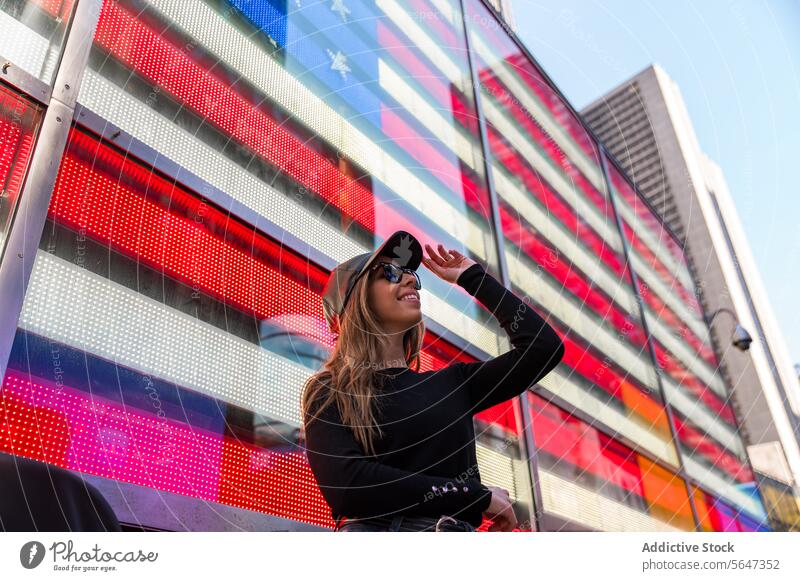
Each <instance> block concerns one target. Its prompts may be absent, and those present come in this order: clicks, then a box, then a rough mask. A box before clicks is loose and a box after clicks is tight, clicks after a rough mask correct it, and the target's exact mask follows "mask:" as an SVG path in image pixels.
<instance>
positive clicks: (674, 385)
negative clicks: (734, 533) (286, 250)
mask: <svg viewBox="0 0 800 581" xmlns="http://www.w3.org/2000/svg"><path fill="white" fill-rule="evenodd" d="M608 167H609V174H610V178H611V184H612V188H613V192H614V195H615V196H616V199H617V208H618V210H619V213H620V217H621V219H622V224H623V230H624V232H625V236H626V237H627V239H628V244H629V247H630V256H631V262H632V264H633V267H634V270H635V271H636V273H637V275H638V276H637V278H638V281H639V292H640V295H641V297H642V305H643V307H644V313H645V317H646V318H647V325H648V328H649V330H650V333H651V338H652V341H653V347H654V349H655V352H656V357H657V360H658V364H659V366H660V367H661V368H662V369H663V370H664V373H663V374H662V376H661V378H662V384H663V386H664V393H665V396H666V399H667V403H668V404H669V405H670V406H671V407H672V410H673V418H674V420H675V433H676V436H677V442H678V445H679V446H680V449H681V452H682V456H683V463H684V467H685V469H686V472H687V474H688V475H689V476H691V477H692V478H693V479H694V480H695V481H696V482H698V483H699V484H701V485H702V486H704V487H706V488H707V489H708V490H711V491H713V492H714V493H715V494H717V495H721V496H723V497H725V498H726V499H728V500H729V501H730V502H732V503H734V504H735V505H737V506H738V507H739V508H741V509H744V510H747V511H749V512H750V514H751V515H759V514H762V513H763V506H762V505H761V501H760V500H759V499H758V497H757V495H756V496H753V495H750V494H748V493H747V489H748V488H750V487H753V486H754V476H753V473H752V471H751V470H750V467H749V465H748V463H747V456H746V452H745V449H744V444H743V442H742V439H741V435H740V434H739V432H738V431H737V426H736V419H735V417H734V413H733V409H732V408H731V406H730V404H729V403H728V401H729V400H728V395H727V388H726V386H725V383H724V382H723V380H722V376H721V374H720V373H719V371H718V367H719V364H718V362H717V359H716V355H715V354H714V350H713V347H712V344H711V339H710V336H709V333H708V327H707V326H706V323H705V320H704V319H703V314H702V310H701V309H702V307H701V305H700V304H699V301H698V299H697V291H696V289H695V286H694V282H693V280H692V276H691V272H690V270H689V267H688V264H687V263H686V257H685V255H684V252H683V249H682V248H681V247H680V245H679V244H678V243H677V241H676V240H675V239H674V238H673V236H672V235H671V233H670V232H669V231H668V230H667V228H666V227H665V226H664V224H663V223H662V222H661V220H660V219H659V218H658V216H656V215H655V214H654V213H653V211H652V210H651V209H650V207H649V206H648V205H647V204H645V203H644V202H643V201H642V198H640V197H639V195H638V194H637V192H636V191H635V190H634V187H633V185H632V184H631V183H630V182H629V181H628V180H627V179H626V178H625V177H624V176H623V174H622V173H621V172H620V171H619V170H618V169H617V167H616V166H615V165H614V164H613V163H612V162H611V161H610V160H609V163H608Z"/></svg>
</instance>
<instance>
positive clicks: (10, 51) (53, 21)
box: [0, 0, 76, 84]
mask: <svg viewBox="0 0 800 581" xmlns="http://www.w3.org/2000/svg"><path fill="white" fill-rule="evenodd" d="M75 4H76V2H75V0H16V1H12V2H2V3H0V30H2V31H3V33H2V34H0V55H2V56H3V58H5V59H7V60H9V61H10V62H11V64H12V66H17V67H20V68H21V69H22V70H24V71H25V72H27V73H28V74H30V75H33V76H34V77H36V78H37V79H39V80H40V81H43V82H45V83H47V84H52V82H53V77H54V75H55V71H56V69H57V67H58V62H59V60H60V58H61V50H62V48H63V47H62V45H63V43H64V38H65V34H66V31H67V29H68V28H69V23H70V19H71V18H72V12H73V9H74V8H75Z"/></svg>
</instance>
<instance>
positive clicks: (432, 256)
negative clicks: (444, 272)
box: [425, 244, 445, 266]
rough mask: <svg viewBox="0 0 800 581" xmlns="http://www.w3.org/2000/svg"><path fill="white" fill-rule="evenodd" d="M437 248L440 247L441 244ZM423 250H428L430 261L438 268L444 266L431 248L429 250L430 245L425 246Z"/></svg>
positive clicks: (443, 262) (440, 258)
mask: <svg viewBox="0 0 800 581" xmlns="http://www.w3.org/2000/svg"><path fill="white" fill-rule="evenodd" d="M439 246H441V244H440V245H439ZM425 248H426V249H427V250H428V254H429V256H430V259H431V261H433V262H435V263H436V264H437V265H439V266H445V261H444V260H443V259H442V257H441V256H439V254H438V253H437V252H436V251H435V250H434V249H433V248H431V246H430V244H426V245H425Z"/></svg>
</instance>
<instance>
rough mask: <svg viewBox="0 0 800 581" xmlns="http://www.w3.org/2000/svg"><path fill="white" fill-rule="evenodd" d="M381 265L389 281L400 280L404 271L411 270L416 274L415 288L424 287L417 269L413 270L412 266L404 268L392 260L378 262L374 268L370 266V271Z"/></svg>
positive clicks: (395, 281) (384, 275)
mask: <svg viewBox="0 0 800 581" xmlns="http://www.w3.org/2000/svg"><path fill="white" fill-rule="evenodd" d="M379 266H382V267H383V277H384V278H385V279H386V280H388V281H389V282H394V283H397V282H400V281H401V280H402V279H403V273H404V272H410V273H411V274H413V275H414V288H415V289H416V290H419V289H421V288H422V282H420V280H419V275H418V274H417V272H416V271H415V270H411V269H410V268H402V267H400V266H397V265H396V264H393V263H391V262H383V261H381V262H378V263H376V264H375V265H374V266H373V267H372V268H370V272H372V271H373V270H375V269H376V268H378V267H379Z"/></svg>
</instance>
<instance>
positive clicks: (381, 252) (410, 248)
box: [322, 230, 422, 333]
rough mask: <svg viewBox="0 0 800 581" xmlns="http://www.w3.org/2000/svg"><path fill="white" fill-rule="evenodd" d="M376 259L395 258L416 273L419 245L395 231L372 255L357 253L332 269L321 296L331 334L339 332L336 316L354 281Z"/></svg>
mask: <svg viewBox="0 0 800 581" xmlns="http://www.w3.org/2000/svg"><path fill="white" fill-rule="evenodd" d="M379 256H384V257H387V258H389V259H396V263H397V264H398V266H402V267H403V268H410V269H411V270H417V268H418V267H419V265H420V263H421V262H422V245H421V244H420V243H419V240H417V239H416V238H415V237H414V236H413V235H412V234H410V233H408V232H406V231H405V230H398V231H396V232H395V233H394V234H392V235H391V236H389V237H388V238H387V239H386V241H385V242H384V243H383V244H381V245H380V246H379V247H378V249H377V250H375V251H374V252H371V253H370V252H366V253H364V254H359V255H358V256H354V257H353V258H351V259H349V260H345V261H344V262H343V263H341V264H340V265H339V266H337V267H336V268H334V269H333V270H332V271H331V274H330V276H329V277H328V281H327V283H326V284H325V290H324V291H323V293H322V310H323V311H324V313H325V320H326V321H327V322H328V328H329V329H330V330H331V332H332V333H338V332H339V316H340V315H341V314H342V312H343V311H344V308H345V306H346V305H347V301H348V299H349V298H350V293H351V292H352V291H353V287H354V286H355V284H356V282H357V281H358V279H359V278H360V277H361V275H363V274H364V273H365V272H367V270H369V267H370V266H372V264H373V262H375V259H376V258H378V257H379Z"/></svg>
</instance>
